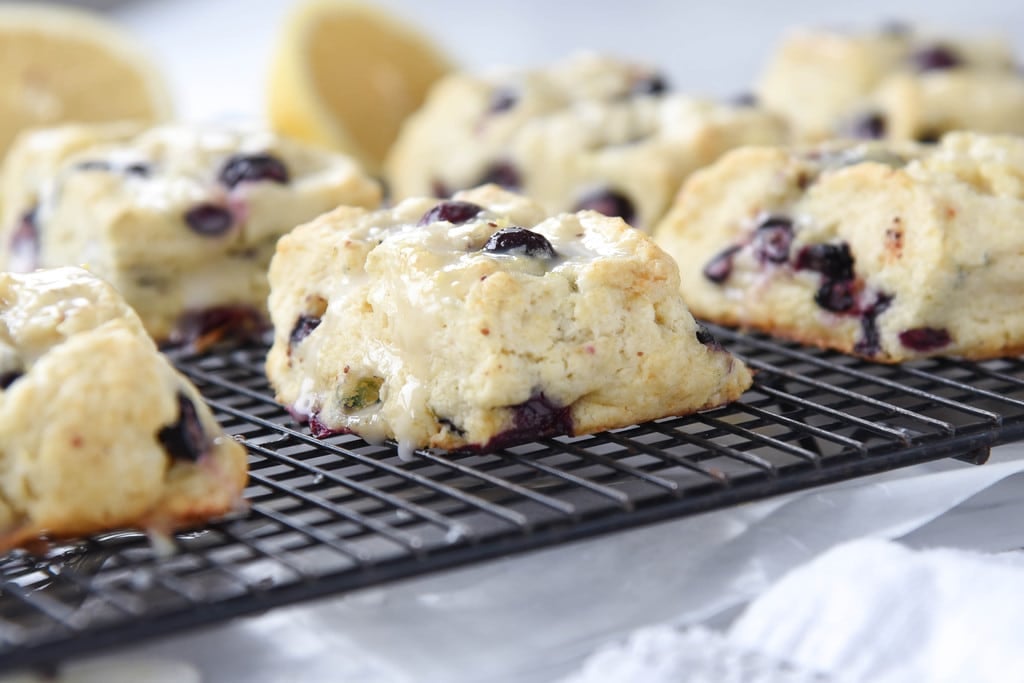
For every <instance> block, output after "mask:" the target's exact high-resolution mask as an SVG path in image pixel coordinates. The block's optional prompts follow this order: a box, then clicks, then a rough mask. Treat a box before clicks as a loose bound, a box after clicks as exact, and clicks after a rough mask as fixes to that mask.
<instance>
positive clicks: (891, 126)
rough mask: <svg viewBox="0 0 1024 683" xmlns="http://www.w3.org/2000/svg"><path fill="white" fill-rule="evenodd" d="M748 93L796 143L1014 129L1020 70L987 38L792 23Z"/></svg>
mask: <svg viewBox="0 0 1024 683" xmlns="http://www.w3.org/2000/svg"><path fill="white" fill-rule="evenodd" d="M757 90H758V97H759V101H760V102H761V103H762V104H763V105H764V106H765V107H767V108H768V109H770V110H772V111H775V112H778V113H780V114H782V115H783V116H784V117H785V118H786V119H787V120H788V121H789V122H790V123H791V124H792V127H793V130H794V133H795V135H796V137H797V138H798V139H800V140H803V141H805V142H818V141H821V140H825V139H826V138H832V137H852V138H866V139H871V138H887V139H892V140H915V141H920V142H933V141H935V140H937V139H938V138H939V137H941V136H942V135H943V134H944V133H947V132H950V131H954V130H972V131H977V132H983V133H1012V134H1022V133H1024V76H1021V74H1020V73H1018V72H1017V70H1016V68H1015V66H1014V59H1013V54H1012V52H1011V50H1010V48H1009V47H1008V45H1006V44H1004V43H1002V42H999V41H997V40H992V39H988V40H986V39H975V40H970V39H965V38H957V39H950V38H940V37H935V36H930V35H925V34H922V33H919V32H915V31H912V30H910V29H908V28H905V27H888V28H886V29H882V30H878V31H868V32H861V33H851V32H841V31H830V30H798V31H794V32H792V33H790V34H789V35H788V36H787V37H786V38H785V39H784V40H783V42H782V45H781V46H780V47H779V49H778V50H777V52H776V53H775V55H774V56H773V57H772V59H771V60H770V62H769V64H768V67H767V68H766V70H765V72H764V74H763V75H762V78H761V81H760V83H759V86H758V89H757Z"/></svg>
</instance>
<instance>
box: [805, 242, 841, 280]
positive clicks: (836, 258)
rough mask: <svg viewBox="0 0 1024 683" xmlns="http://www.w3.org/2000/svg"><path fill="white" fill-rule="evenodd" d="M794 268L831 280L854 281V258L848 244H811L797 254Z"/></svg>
mask: <svg viewBox="0 0 1024 683" xmlns="http://www.w3.org/2000/svg"><path fill="white" fill-rule="evenodd" d="M794 266H795V268H796V269H797V270H813V271H815V272H817V273H821V274H822V275H824V276H825V277H826V278H827V279H829V280H836V281H838V280H852V279H853V256H852V255H851V254H850V245H848V244H847V243H846V242H840V243H839V244H809V245H807V246H806V247H804V248H803V249H801V250H800V251H799V252H798V253H797V255H796V263H795V264H794Z"/></svg>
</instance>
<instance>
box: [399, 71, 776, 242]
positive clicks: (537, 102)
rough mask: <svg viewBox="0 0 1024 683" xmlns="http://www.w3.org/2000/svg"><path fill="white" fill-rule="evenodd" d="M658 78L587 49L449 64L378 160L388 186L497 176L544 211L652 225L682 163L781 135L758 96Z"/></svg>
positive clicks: (442, 187)
mask: <svg viewBox="0 0 1024 683" xmlns="http://www.w3.org/2000/svg"><path fill="white" fill-rule="evenodd" d="M666 89H667V88H666V85H665V81H664V80H663V79H662V77H661V76H659V75H658V74H657V73H655V72H653V71H652V70H650V69H649V68H646V67H641V66H638V65H635V64H630V63H627V62H623V61H620V60H616V59H611V58H608V57H601V56H597V55H593V54H580V55H576V56H574V57H572V58H570V59H567V60H565V61H563V62H559V63H556V64H554V65H552V66H551V67H549V68H546V69H534V70H524V71H517V72H506V73H494V74H492V75H485V76H475V75H470V74H456V75H451V76H449V77H447V78H445V79H442V80H441V81H440V82H439V83H438V84H437V85H435V86H434V88H433V89H432V90H431V92H430V95H429V96H428V98H427V103H426V104H425V105H424V107H423V108H422V109H421V110H420V111H419V112H417V113H416V114H414V115H413V116H412V117H410V119H409V120H408V121H407V122H406V123H405V125H404V127H403V129H402V132H401V134H400V135H399V138H398V141H397V142H396V143H395V146H394V147H393V149H392V151H391V154H390V155H389V158H388V162H387V166H386V171H387V178H388V181H389V182H390V187H391V190H392V193H393V195H394V196H395V197H396V198H397V199H404V198H407V197H422V196H437V197H446V196H448V195H450V194H451V193H452V192H454V191H456V190H462V189H466V188H469V187H475V186H477V185H481V184H484V183H496V184H498V185H501V186H503V187H505V188H507V189H511V190H516V191H519V192H522V193H523V194H525V195H527V196H529V197H531V198H532V199H535V200H537V201H540V202H542V203H543V204H544V205H545V206H546V208H547V209H548V210H549V211H552V212H559V211H577V210H580V209H594V210H598V211H601V212H602V213H604V214H606V215H615V216H620V217H622V218H623V219H624V220H626V222H627V223H629V224H630V225H632V226H633V227H637V228H640V229H647V230H649V229H650V228H652V227H653V226H654V224H655V222H656V221H657V219H658V218H660V217H661V215H662V214H663V213H664V211H665V210H666V209H667V207H668V205H669V203H670V202H671V200H672V197H673V195H674V194H675V192H676V191H677V190H678V189H679V186H680V184H681V183H682V181H683V179H684V178H685V177H686V176H687V175H688V174H689V173H691V172H692V171H694V170H695V169H697V168H699V167H701V166H704V165H706V164H708V163H710V162H712V161H714V160H715V159H716V158H717V157H718V156H720V155H721V154H722V153H723V152H725V151H726V150H728V149H732V148H733V147H738V146H741V145H744V144H776V143H780V142H782V141H784V139H785V130H784V127H783V125H782V123H781V121H780V119H779V118H777V117H775V116H773V115H770V114H768V113H766V112H764V111H762V110H760V109H757V108H756V107H753V106H750V105H745V104H721V103H716V102H712V101H706V100H701V99H697V98H693V97H687V96H683V95H676V94H671V93H668V92H666Z"/></svg>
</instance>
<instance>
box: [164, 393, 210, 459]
mask: <svg viewBox="0 0 1024 683" xmlns="http://www.w3.org/2000/svg"><path fill="white" fill-rule="evenodd" d="M157 439H159V440H160V443H161V444H162V445H163V447H164V450H165V451H167V453H168V454H169V455H170V456H171V457H172V458H174V459H175V460H186V461H189V462H197V461H198V460H199V458H201V457H202V456H203V454H204V453H206V451H207V450H208V449H209V448H210V441H209V439H208V438H207V437H206V432H205V431H203V425H202V424H201V423H200V422H199V413H198V412H197V411H196V406H195V404H194V403H192V401H191V400H190V399H189V398H188V397H187V396H185V394H182V393H180V392H179V393H178V419H177V421H176V422H175V423H174V424H171V425H168V426H166V427H164V428H162V429H161V430H160V431H159V432H158V433H157Z"/></svg>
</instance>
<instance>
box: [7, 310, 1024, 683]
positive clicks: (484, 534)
mask: <svg viewBox="0 0 1024 683" xmlns="http://www.w3.org/2000/svg"><path fill="white" fill-rule="evenodd" d="M713 330H714V331H715V333H716V334H718V335H719V338H720V339H722V340H723V341H724V342H725V343H726V345H727V346H729V347H730V349H731V350H733V351H734V352H736V353H738V354H739V355H741V356H742V357H743V358H745V359H746V360H747V361H748V362H749V363H750V365H751V366H753V367H754V368H756V369H757V370H758V376H757V381H756V383H755V386H754V388H753V389H751V390H750V391H749V392H748V393H747V394H745V395H744V397H743V399H742V400H741V401H739V402H737V403H735V404H733V405H731V406H728V407H724V408H720V409H716V410H712V411H708V412H705V413H703V414H700V415H695V416H690V417H686V418H670V419H663V420H658V421H656V422H651V423H647V424H643V425H638V426H634V427H630V428H627V429H621V430H616V431H613V432H607V433H602V434H596V435H591V436H583V437H574V438H568V437H559V438H552V439H543V440H540V441H537V442H535V443H529V444H524V445H522V446H518V447H514V448H509V449H506V450H503V451H500V452H495V453H489V454H460V453H439V452H424V451H421V452H418V453H417V455H416V456H415V457H414V458H412V459H410V460H403V459H401V458H400V457H399V456H398V453H397V451H396V449H395V448H394V447H392V446H389V445H383V446H374V445H370V444H367V443H365V442H363V441H362V440H360V439H358V438H356V437H354V436H347V435H346V436H342V435H339V436H335V437H331V438H328V439H326V440H324V441H317V440H316V439H313V438H311V437H310V436H309V435H308V433H307V432H306V431H305V430H300V429H298V428H296V427H295V426H294V424H292V422H291V421H290V419H289V417H288V415H287V413H286V412H285V411H283V410H282V409H281V408H280V407H279V406H277V405H276V404H275V403H274V401H273V398H272V394H271V392H270V390H269V388H268V386H267V382H266V379H265V377H264V375H263V357H264V351H265V348H264V347H246V348H240V349H233V350H232V349H222V350H218V351H215V352H212V353H208V354H205V355H201V354H200V355H196V354H189V353H184V352H179V353H177V354H175V360H176V363H177V364H178V366H179V368H181V369H182V370H183V371H184V372H185V373H186V374H187V375H189V376H190V377H191V378H192V379H193V380H194V381H195V382H196V383H197V385H198V386H199V387H200V389H201V390H202V391H203V393H204V395H205V396H206V397H207V399H208V400H209V402H210V405H211V406H212V407H213V409H214V411H215V413H216V414H217V416H218V418H219V419H220V420H221V422H222V423H223V424H224V426H225V427H226V429H227V430H228V431H229V432H230V433H232V434H234V435H236V436H237V437H238V438H240V439H242V440H243V441H244V442H245V444H246V445H247V447H248V449H249V452H250V466H251V474H250V486H249V488H248V490H247V493H246V495H247V498H248V500H249V502H250V504H251V507H250V509H249V511H248V512H247V513H239V514H237V515H235V516H233V517H231V518H228V519H225V520H222V521H220V522H217V523H214V524H212V525H211V526H209V527H208V528H206V529H204V530H202V531H196V532H191V533H186V534H179V535H178V536H177V537H176V544H177V552H176V553H174V554H173V555H170V556H159V555H158V554H157V551H156V550H155V549H154V547H153V546H152V545H151V544H150V543H149V542H147V540H146V539H145V538H144V537H143V536H142V535H141V534H138V533H133V532H123V533H113V534H105V535H102V536H98V537H95V538H91V539H88V540H84V541H80V542H75V543H70V544H65V545H61V546H59V547H54V548H52V549H51V550H50V552H48V553H47V554H46V555H45V556H42V557H39V556H32V555H29V554H26V553H24V552H15V553H11V554H9V555H7V556H6V557H4V558H2V559H0V670H8V669H11V668H15V667H20V666H27V665H52V664H53V663H54V662H56V661H58V660H60V659H62V658H66V657H70V656H74V655H77V654H83V653H95V652H97V651H98V650H100V649H102V648H104V647H110V646H114V645H124V644H126V643H129V642H134V641H138V640H140V639H143V638H147V637H152V636H156V635H161V634H169V633H173V632H176V631H180V630H183V629H186V628H191V627H196V626H201V625H208V624H212V623H216V622H219V621H222V620H225V619H228V618H231V617H235V616H240V615H245V614H254V613H257V612H260V611H263V610H266V609H268V608H271V607H274V606H279V605H285V604H290V603H294V602H298V601H301V600H308V599H311V598H315V597H319V596H325V595H329V594H334V593H338V592H341V591H346V590H352V589H355V588H360V587H365V586H369V585H373V584H377V583H381V582H385V581H389V580H393V579H396V578H401V577H408V576H413V575H417V574H423V573H426V572H431V571H437V570H440V569H443V568H446V567H452V566H455V565H459V564H464V563H468V562H472V561H477V560H482V559H485V558H492V557H497V556H500V555H504V554H508V553H512V552H516V551H521V550H526V549H530V548H538V547H542V546H546V545H552V544H556V543H561V542H565V541H568V540H571V539H578V538H584V537H587V536H592V535H595V534H599V533H603V532H607V531H612V530H616V529H624V528H627V527H632V526H637V525H640V524H644V523H649V522H653V521H657V520H663V519H668V518H672V517H679V516H682V515H687V514H693V513H697V512H701V511H706V510H710V509H714V508H720V507H723V506H728V505H733V504H736V503H740V502H743V501H749V500H753V499H757V498H762V497H765V496H769V495H775V494H779V493H783V492H787V491H792V490H796V489H800V488H805V487H809V486H814V485H817V484H821V483H826V482H834V481H839V480H843V479H848V478H852V477H855V476H859V475H864V474H869V473H872V472H878V471H882V470H887V469H892V468H895V467H901V466H906V465H911V464H915V463H920V462H924V461H927V460H933V459H937V458H943V457H949V456H956V457H961V458H964V459H968V460H972V461H975V462H982V461H983V460H984V457H985V456H986V455H987V452H988V448H989V447H990V446H992V445H995V444H998V443H1005V442H1009V441H1013V440H1017V439H1022V438H1024V360H1022V359H1010V360H999V361H991V362H986V363H970V362H964V361H956V360H928V361H923V362H919V363H915V364H911V365H905V366H881V365H873V364H869V363H864V362H861V361H858V360H855V359H852V358H848V357H845V356H840V355H838V354H834V353H829V352H822V351H817V350H808V349H805V348H801V347H798V346H796V345H791V344H785V343H779V342H777V341H773V340H770V339H768V338H766V337H762V336H756V335H754V336H748V335H741V334H737V333H735V332H732V331H729V330H725V329H720V328H713Z"/></svg>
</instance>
